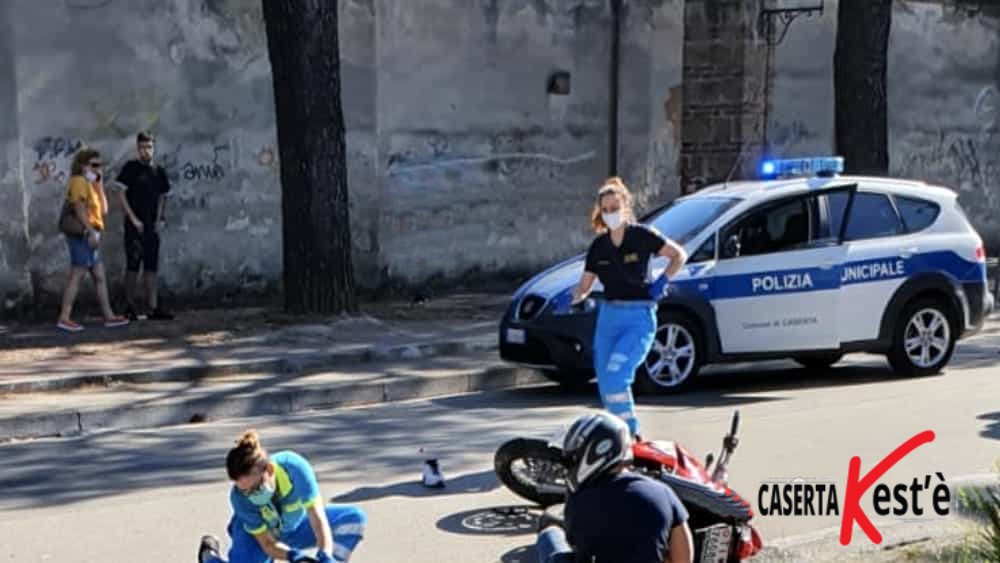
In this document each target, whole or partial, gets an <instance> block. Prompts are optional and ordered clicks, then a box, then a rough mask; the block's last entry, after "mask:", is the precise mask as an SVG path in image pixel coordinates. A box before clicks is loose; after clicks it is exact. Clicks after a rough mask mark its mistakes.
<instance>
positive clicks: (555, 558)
mask: <svg viewBox="0 0 1000 563" xmlns="http://www.w3.org/2000/svg"><path fill="white" fill-rule="evenodd" d="M535 554H537V555H538V563H573V562H574V561H576V557H575V556H574V555H573V549H572V548H570V546H569V542H568V541H566V532H564V531H563V530H562V528H559V527H556V526H550V527H548V528H545V529H544V530H542V531H541V532H540V533H539V534H538V541H537V542H536V543H535Z"/></svg>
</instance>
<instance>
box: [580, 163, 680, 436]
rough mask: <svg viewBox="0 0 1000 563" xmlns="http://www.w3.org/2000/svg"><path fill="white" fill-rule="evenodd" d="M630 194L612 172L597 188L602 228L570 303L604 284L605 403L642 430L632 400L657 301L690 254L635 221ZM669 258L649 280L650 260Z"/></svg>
mask: <svg viewBox="0 0 1000 563" xmlns="http://www.w3.org/2000/svg"><path fill="white" fill-rule="evenodd" d="M635 221H636V219H635V214H634V212H633V210H632V194H631V193H630V192H629V190H628V188H627V187H626V186H625V183H624V182H623V181H622V180H621V178H618V177H612V178H608V179H607V180H606V181H605V182H604V185H603V186H602V187H601V189H600V190H599V191H598V192H597V201H596V203H595V205H594V210H593V213H592V214H591V223H592V224H593V227H594V230H595V231H596V232H598V233H599V234H598V236H597V238H595V239H594V241H593V242H592V243H591V245H590V249H589V250H588V251H587V261H586V265H585V267H584V272H583V276H582V277H581V278H580V283H579V284H578V285H577V287H576V289H574V291H573V295H572V304H573V305H575V304H577V303H580V302H581V301H583V300H584V299H586V298H587V295H589V294H590V291H591V288H592V287H593V285H594V280H597V279H599V280H600V281H601V284H602V285H603V286H604V301H603V303H602V304H601V308H600V311H599V312H598V315H597V327H596V330H595V333H594V369H595V371H596V372H597V386H598V389H599V391H600V394H601V402H602V404H603V405H604V408H605V409H607V410H608V411H609V412H611V413H612V414H614V415H616V416H619V417H621V418H622V420H624V421H625V423H626V424H628V427H629V429H630V430H631V431H632V434H633V435H637V434H638V433H639V421H638V419H637V418H636V416H635V404H634V402H633V400H632V387H631V386H632V381H633V380H634V379H635V370H636V369H637V368H638V367H639V366H640V365H641V364H642V361H643V360H644V359H645V357H646V354H648V353H649V349H650V348H651V347H652V345H653V339H654V338H656V308H657V302H658V301H659V299H660V297H661V296H662V295H663V292H664V290H665V289H666V284H667V281H668V280H669V279H670V278H672V277H673V276H675V275H677V272H679V271H680V270H681V268H683V267H684V263H685V262H686V261H687V254H686V253H685V251H684V249H683V248H682V247H681V246H680V245H679V244H677V243H676V242H674V241H672V240H670V239H668V238H666V237H664V236H663V235H661V234H660V233H658V232H657V231H656V230H655V229H653V228H652V227H648V226H645V225H640V224H637V223H636V222H635ZM656 256H664V257H666V258H668V259H670V264H669V265H668V266H667V269H666V271H665V272H664V273H663V275H661V276H660V277H659V278H657V279H656V280H650V276H649V261H650V259H651V258H653V257H656Z"/></svg>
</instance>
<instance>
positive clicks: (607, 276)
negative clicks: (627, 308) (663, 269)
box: [586, 225, 667, 301]
mask: <svg viewBox="0 0 1000 563" xmlns="http://www.w3.org/2000/svg"><path fill="white" fill-rule="evenodd" d="M666 243H667V241H666V239H664V238H663V235H661V234H660V233H658V232H656V231H655V230H654V229H651V228H649V227H647V226H645V225H628V226H626V227H625V236H623V237H622V244H621V246H615V244H614V242H612V241H611V234H610V233H604V234H603V235H601V236H599V237H597V238H595V239H594V242H592V243H591V244H590V249H589V250H588V251H587V263H586V271H588V272H591V273H594V274H596V275H597V278H598V279H599V280H601V284H602V285H604V298H605V299H608V300H612V301H644V300H649V298H650V297H649V290H648V287H649V284H648V283H647V280H646V274H647V269H648V267H649V259H650V257H652V256H655V255H656V254H658V253H659V252H660V250H662V249H663V245H665V244H666Z"/></svg>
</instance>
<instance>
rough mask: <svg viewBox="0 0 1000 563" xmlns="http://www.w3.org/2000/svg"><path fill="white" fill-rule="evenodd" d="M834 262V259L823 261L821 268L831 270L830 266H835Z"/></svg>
mask: <svg viewBox="0 0 1000 563" xmlns="http://www.w3.org/2000/svg"><path fill="white" fill-rule="evenodd" d="M834 264H835V262H834V261H833V260H826V261H824V262H821V263H820V265H819V267H820V269H821V270H829V269H830V268H833V265H834Z"/></svg>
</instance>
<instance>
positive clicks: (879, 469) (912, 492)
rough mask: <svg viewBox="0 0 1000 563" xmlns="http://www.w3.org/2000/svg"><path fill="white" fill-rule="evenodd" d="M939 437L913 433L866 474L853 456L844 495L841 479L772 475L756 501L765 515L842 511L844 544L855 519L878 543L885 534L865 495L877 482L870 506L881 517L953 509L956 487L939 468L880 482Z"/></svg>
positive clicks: (832, 514) (858, 459)
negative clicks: (869, 512)
mask: <svg viewBox="0 0 1000 563" xmlns="http://www.w3.org/2000/svg"><path fill="white" fill-rule="evenodd" d="M932 441H934V432H933V431H931V430H927V431H924V432H921V433H919V434H917V435H916V436H913V437H912V438H910V439H909V440H907V441H906V442H904V443H903V444H902V445H900V446H899V447H898V448H896V449H895V450H893V451H892V452H891V453H890V454H889V455H887V456H886V457H885V458H884V459H883V460H881V461H880V462H878V463H877V464H876V465H875V466H874V467H873V468H872V469H871V470H869V471H868V473H866V474H865V475H863V476H862V475H861V458H860V457H858V456H854V457H853V458H851V461H850V464H849V465H848V470H847V482H846V488H845V489H844V495H843V497H841V496H840V495H839V491H838V488H837V482H836V481H830V480H817V479H804V478H794V479H771V480H768V481H765V482H763V483H761V486H760V489H759V491H758V494H757V506H758V509H759V510H760V513H761V515H763V516H781V517H789V516H792V517H796V516H840V517H841V525H840V543H841V544H842V545H849V544H850V543H851V536H852V534H853V530H854V523H855V522H857V524H858V526H859V527H860V528H861V529H862V531H864V532H865V534H866V535H867V536H868V539H870V540H871V541H872V542H873V543H876V544H878V543H881V542H882V534H880V533H879V531H878V529H877V528H876V527H875V525H874V524H872V522H871V520H870V519H869V518H868V515H867V513H866V512H865V509H866V508H868V507H867V506H864V507H863V506H862V505H861V497H862V496H864V494H865V492H867V491H868V490H869V489H870V488H872V486H873V485H874V490H873V494H872V499H871V508H872V510H873V511H874V512H875V513H876V514H878V515H879V516H888V515H890V514H892V515H894V516H906V515H915V516H923V515H924V514H929V513H930V511H933V513H934V514H937V515H938V516H946V515H947V514H948V513H949V512H950V510H951V491H950V489H949V488H948V484H947V483H946V482H945V477H944V474H942V473H941V472H939V471H935V472H933V473H928V474H926V475H922V476H919V477H913V478H912V479H911V480H907V481H905V482H899V483H895V484H893V485H890V484H886V483H879V484H878V485H875V483H876V481H878V479H879V478H880V477H882V476H883V475H884V474H885V473H886V472H887V471H889V469H891V468H892V466H894V465H896V463H898V462H899V461H900V460H901V459H903V458H904V457H906V456H907V455H908V454H909V453H910V452H912V451H913V450H915V449H916V448H918V447H920V446H921V445H923V444H926V443H929V442H932Z"/></svg>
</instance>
